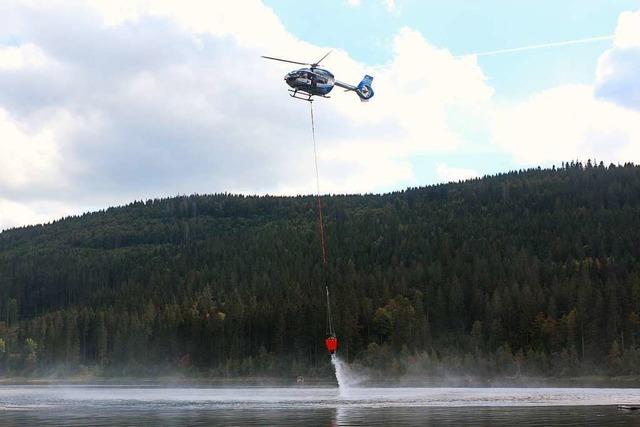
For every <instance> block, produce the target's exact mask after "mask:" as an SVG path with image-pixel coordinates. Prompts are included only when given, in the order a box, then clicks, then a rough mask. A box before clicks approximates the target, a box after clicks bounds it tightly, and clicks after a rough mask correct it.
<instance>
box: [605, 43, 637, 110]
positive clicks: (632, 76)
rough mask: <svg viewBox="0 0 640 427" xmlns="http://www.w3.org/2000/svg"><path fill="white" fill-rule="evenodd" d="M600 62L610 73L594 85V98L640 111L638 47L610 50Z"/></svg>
mask: <svg viewBox="0 0 640 427" xmlns="http://www.w3.org/2000/svg"><path fill="white" fill-rule="evenodd" d="M601 61H603V63H601V64H600V66H601V67H606V68H607V69H609V70H611V72H610V73H607V74H606V76H605V78H603V79H601V80H600V81H599V82H598V84H597V85H596V88H595V93H596V96H598V97H599V98H601V99H606V100H608V101H611V102H614V103H616V104H618V105H621V106H623V107H627V108H632V109H635V110H640V47H627V48H614V49H611V50H610V51H609V52H607V53H606V54H605V57H603V58H602V59H601Z"/></svg>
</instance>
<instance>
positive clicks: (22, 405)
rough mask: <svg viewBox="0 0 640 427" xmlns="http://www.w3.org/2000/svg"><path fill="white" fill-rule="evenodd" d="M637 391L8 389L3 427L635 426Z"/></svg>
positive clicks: (0, 417)
mask: <svg viewBox="0 0 640 427" xmlns="http://www.w3.org/2000/svg"><path fill="white" fill-rule="evenodd" d="M618 404H640V389H584V388H566V389H561V388H408V387H407V388H351V389H349V390H348V391H346V392H343V393H340V392H339V391H338V389H336V388H312V387H299V388H295V387H294V388H265V387H255V388H252V387H248V388H167V387H136V386H2V387H0V426H15V425H28V426H77V425H93V426H141V425H142V426H254V425H255V426H258V425H260V426H270V425H274V426H276V425H277V426H301V425H303V426H305V427H310V426H413V425H456V426H458V425H467V426H514V425H518V426H534V425H562V426H589V425H594V426H595V425H602V426H637V425H640V411H638V412H635V411H620V410H618V409H617V405H618Z"/></svg>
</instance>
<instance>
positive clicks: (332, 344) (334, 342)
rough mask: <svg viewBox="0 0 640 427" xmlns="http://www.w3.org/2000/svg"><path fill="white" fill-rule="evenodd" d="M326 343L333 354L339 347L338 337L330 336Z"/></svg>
mask: <svg viewBox="0 0 640 427" xmlns="http://www.w3.org/2000/svg"><path fill="white" fill-rule="evenodd" d="M324 345H325V346H327V350H328V351H329V353H331V354H333V353H335V352H336V350H337V349H338V338H336V337H333V336H330V337H327V339H325V340H324Z"/></svg>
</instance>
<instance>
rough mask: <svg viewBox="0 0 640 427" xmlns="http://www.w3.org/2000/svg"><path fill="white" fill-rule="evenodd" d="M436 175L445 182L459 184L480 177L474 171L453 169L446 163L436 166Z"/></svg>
mask: <svg viewBox="0 0 640 427" xmlns="http://www.w3.org/2000/svg"><path fill="white" fill-rule="evenodd" d="M436 173H437V174H438V178H440V180H442V181H443V182H458V181H464V180H467V179H471V178H477V177H478V176H480V174H479V173H478V172H477V171H475V170H473V169H467V168H456V167H451V166H449V165H447V164H446V163H438V164H437V165H436Z"/></svg>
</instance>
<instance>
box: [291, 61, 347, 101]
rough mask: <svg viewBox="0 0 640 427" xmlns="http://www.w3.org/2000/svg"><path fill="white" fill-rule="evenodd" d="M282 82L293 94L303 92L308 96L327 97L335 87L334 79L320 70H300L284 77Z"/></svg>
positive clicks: (328, 73)
mask: <svg viewBox="0 0 640 427" xmlns="http://www.w3.org/2000/svg"><path fill="white" fill-rule="evenodd" d="M284 80H285V81H286V82H287V84H288V85H289V86H291V88H292V89H293V91H294V92H304V93H306V94H308V95H310V96H313V95H317V96H327V94H329V92H331V90H332V89H333V86H334V85H335V81H336V79H335V77H334V76H333V74H331V73H330V72H329V71H327V70H324V69H322V68H315V67H313V68H300V69H298V70H294V71H292V72H290V73H288V74H287V75H286V76H284Z"/></svg>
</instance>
